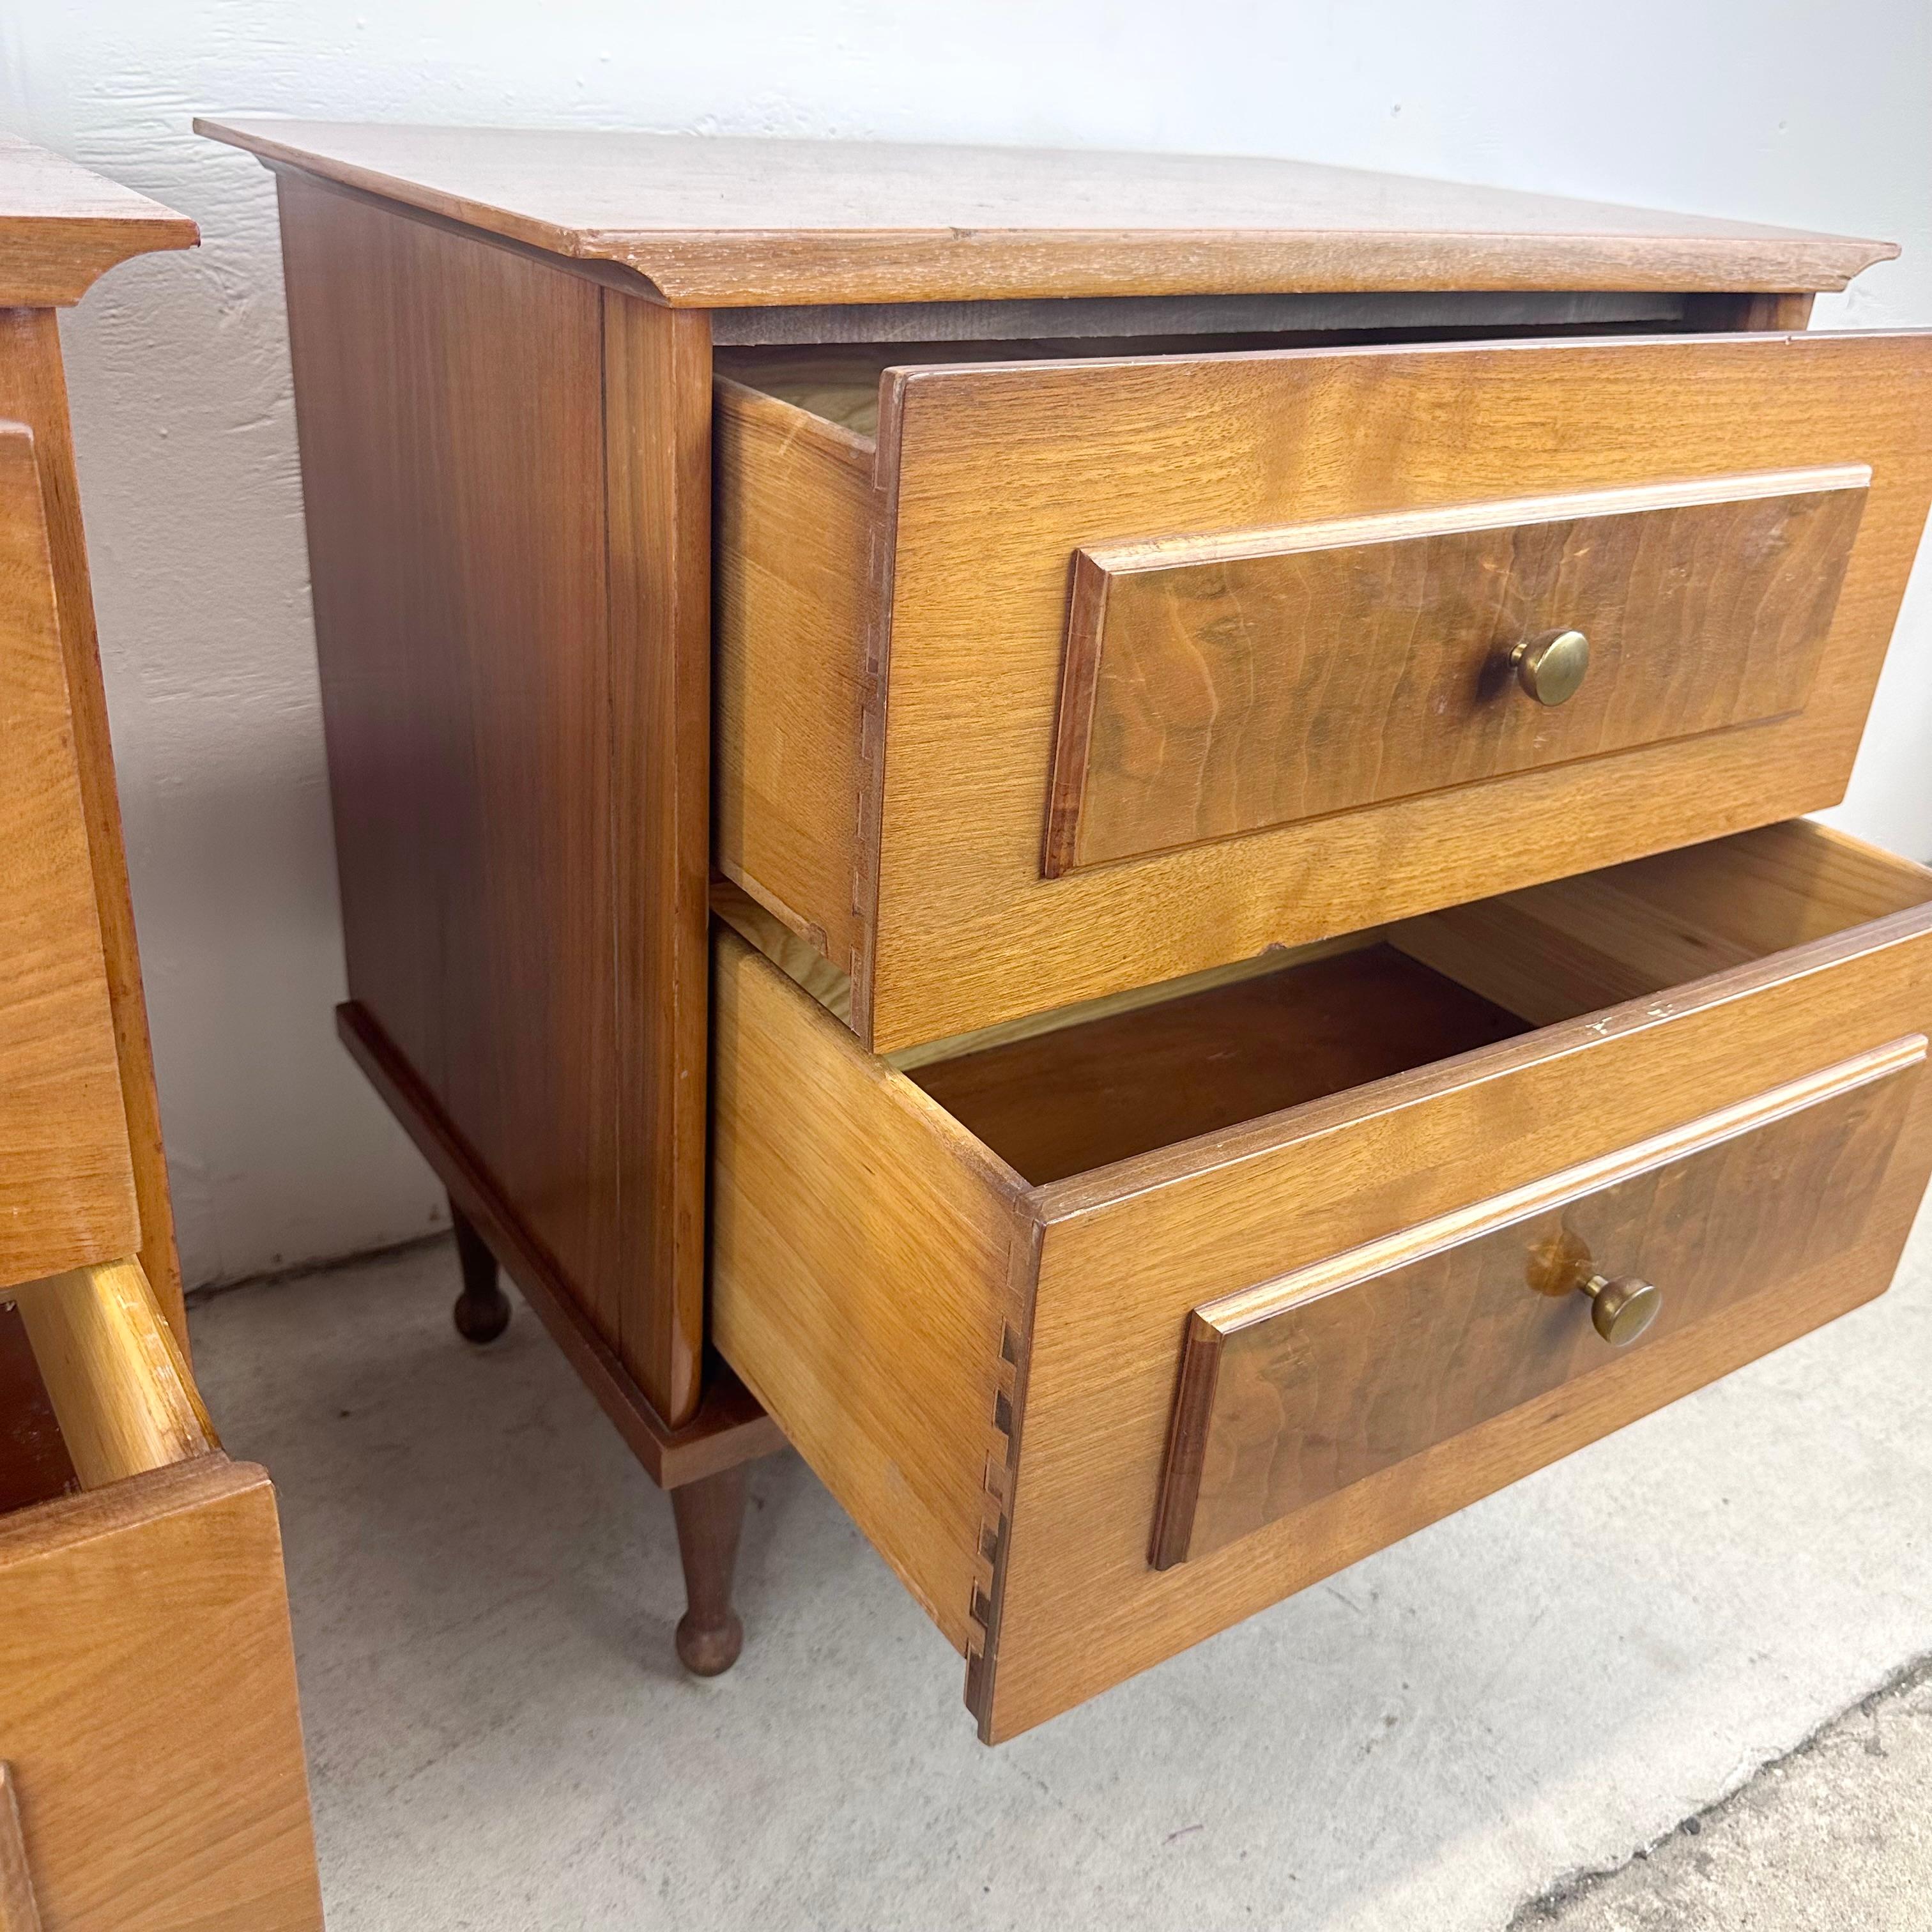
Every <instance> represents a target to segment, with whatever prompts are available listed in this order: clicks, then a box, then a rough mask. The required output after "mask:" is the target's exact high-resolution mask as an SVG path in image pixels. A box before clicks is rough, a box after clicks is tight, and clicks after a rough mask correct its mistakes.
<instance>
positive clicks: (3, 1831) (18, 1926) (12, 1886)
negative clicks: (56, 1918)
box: [0, 1761, 43, 1932]
mask: <svg viewBox="0 0 1932 1932" xmlns="http://www.w3.org/2000/svg"><path fill="white" fill-rule="evenodd" d="M0 1932H43V1928H42V1926H41V1922H40V1905H39V1902H38V1901H37V1900H36V1899H35V1898H34V1875H33V1873H31V1871H29V1870H28V1868H27V1841H26V1835H25V1833H23V1832H22V1831H21V1829H20V1794H19V1793H18V1792H17V1791H16V1790H14V1788H13V1766H11V1765H10V1764H7V1763H5V1762H4V1761H0Z"/></svg>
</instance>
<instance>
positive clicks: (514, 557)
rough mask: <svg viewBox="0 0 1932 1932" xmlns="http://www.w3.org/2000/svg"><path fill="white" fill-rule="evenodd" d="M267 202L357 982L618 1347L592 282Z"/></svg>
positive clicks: (375, 224) (286, 194) (599, 418)
mask: <svg viewBox="0 0 1932 1932" xmlns="http://www.w3.org/2000/svg"><path fill="white" fill-rule="evenodd" d="M281 202H282V231H283V251H284V266H285V272H286V274H287V281H288V296H289V321H290V348H291V351H292V354H293V360H294V366H295V377H296V415H297V422H298V428H299V432H300V437H301V444H302V484H303V493H304V498H305V506H306V509H307V514H308V540H309V555H310V562H311V574H312V576H313V578H314V600H315V622H316V637H317V647H318V650H319V652H320V661H321V672H322V694H323V720H324V724H325V727H326V731H327V734H328V740H329V778H330V788H331V792H332V798H333V803H334V811H335V838H336V856H337V863H338V868H339V871H340V874H341V890H342V915H343V926H344V935H345V941H346V945H347V956H348V976H349V990H350V996H351V997H352V998H353V999H355V1000H356V1001H359V1002H360V1003H361V1004H362V1006H364V1007H366V1008H367V1009H368V1011H369V1012H370V1013H371V1014H372V1015H373V1016H374V1018H375V1019H376V1020H377V1022H378V1024H379V1025H380V1026H381V1028H382V1029H383V1032H384V1033H385V1034H386V1035H387V1036H388V1037H389V1039H390V1040H392V1041H393V1042H394V1043H395V1045H396V1046H397V1048H398V1049H399V1050H400V1052H401V1054H402V1055H403V1056H404V1058H405V1059H406V1060H407V1061H408V1063H409V1064H410V1067H412V1068H413V1070H414V1071H415V1073H416V1075H417V1076H419V1079H421V1081H422V1084H423V1085H424V1086H425V1088H427V1089H428V1091H430V1093H431V1094H433V1095H434V1097H435V1099H436V1100H437V1103H438V1104H439V1106H440V1107H441V1109H442V1110H443V1112H444V1113H445V1114H446V1115H447V1116H448V1118H449V1119H450V1120H451V1121H452V1122H453V1123H454V1124H455V1126H456V1127H457V1128H458V1130H460V1133H462V1135H463V1137H464V1139H466V1142H468V1143H469V1145H470V1146H472V1148H475V1150H476V1151H477V1154H478V1157H479V1158H480V1159H481V1161H482V1162H483V1163H484V1165H485V1166H487V1169H488V1171H489V1173H490V1178H491V1179H492V1181H493V1182H494V1184H495V1185H496V1191H497V1192H498V1193H499V1195H500V1196H502V1198H503V1199H505V1201H507V1202H508V1203H509V1204H510V1205H511V1207H512V1208H514V1211H515V1213H516V1214H517V1217H518V1218H519V1219H520V1221H521V1222H522V1223H523V1227H524V1229H526V1232H528V1234H529V1235H530V1237H531V1238H532V1239H533V1240H534V1241H536V1242H537V1243H538V1244H540V1245H541V1247H543V1248H544V1250H547V1252H548V1253H550V1256H552V1257H553V1259H554V1260H555V1262H556V1265H557V1268H558V1270H559V1273H560V1274H561V1275H562V1277H563V1278H564V1279H565V1280H566V1281H567V1282H568V1283H569V1284H570V1285H571V1288H572V1289H573V1291H574V1292H575V1294H576V1295H577V1298H578V1299H579V1300H580V1302H581V1303H582V1304H583V1307H584V1308H585V1309H586V1312H587V1313H589V1315H590V1316H591V1317H592V1320H593V1321H594V1322H595V1325H596V1327H597V1328H598V1331H599V1333H600V1334H601V1335H602V1336H603V1337H604V1340H606V1341H607V1342H608V1343H610V1345H611V1346H613V1348H614V1347H616V1346H617V1345H618V1342H619V1331H620V1304H621V1303H622V1298H623V1295H624V1292H625V1283H624V1280H623V1277H622V1267H623V1265H624V1256H623V1253H622V1248H621V1246H620V1244H619V1122H618V1106H619V1097H620V1094H621V1092H622V1083H623V1079H624V1069H623V1067H622V1065H621V1064H620V1062H619V1058H618V1034H617V1025H616V1000H617V995H616V952H617V936H618V935H617V925H616V916H615V912H614V908H613V899H614V897H615V882H614V879H613V866H612V863H611V850H610V816H611V805H610V800H611V783H612V780H611V760H612V732H613V718H612V705H611V692H610V668H609V662H608V655H607V628H608V624H607V616H608V613H607V586H606V573H605V562H604V556H605V550H604V431H603V400H602V384H603V368H602V347H603V343H602V312H601V298H602V291H601V290H600V289H599V288H598V287H597V286H596V285H595V284H594V283H591V282H589V281H580V280H578V279H577V278H574V277H573V276H571V275H568V273H565V272H563V271H561V270H558V269H550V268H549V267H547V266H545V265H544V264H542V263H537V262H534V261H532V260H527V259H526V258H524V257H520V256H518V255H514V254H511V253H509V252H508V251H505V250H504V249H501V248H495V247H493V246H490V245H487V244H486V243H483V242H475V241H472V240H469V239H467V238H466V237H463V236H460V235H458V234H455V233H449V232H445V231H443V230H441V229H435V228H432V227H430V226H427V225H425V224H424V223H421V222H418V221H415V220H410V219H409V218H407V217H404V216H401V215H397V214H390V213H389V212H387V211H385V210H383V209H382V208H379V207H377V206H375V205H372V204H371V203H369V202H365V201H361V200H357V199H351V198H350V197H349V196H345V195H343V194H341V193H337V192H336V191H335V190H332V189H329V188H326V187H322V186H320V185H319V184H315V183H314V182H311V181H306V180H304V179H302V178H300V177H299V176H284V178H282V181H281ZM632 1265H641V1263H635V1262H634V1263H633V1264H632ZM647 1393H651V1394H653V1395H655V1394H658V1391H647Z"/></svg>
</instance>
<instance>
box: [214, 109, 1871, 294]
mask: <svg viewBox="0 0 1932 1932" xmlns="http://www.w3.org/2000/svg"><path fill="white" fill-rule="evenodd" d="M195 127H196V131H197V132H198V133H202V134H205V135H208V136H211V138H212V139H216V140H219V141H226V142H230V143H232V144H233V145H236V146H237V147H241V148H248V149H249V150H250V151H252V152H254V153H255V154H258V155H260V157H262V158H263V160H266V161H268V162H270V163H277V164H280V165H282V166H288V167H293V168H299V169H304V170H306V171H307V172H310V173H312V174H314V175H320V176H322V177H323V178H326V179H328V180H331V181H338V182H340V183H341V184H344V185H346V186H347V187H353V188H357V189H361V190H367V191H368V192H369V193H374V194H377V195H381V196H388V197H392V198H393V199H396V200H398V201H400V202H404V203H406V204H407V205H410V206H411V207H413V208H421V209H422V210H424V211H427V212H428V213H430V214H435V215H438V216H441V217H446V218H447V219H450V220H456V221H460V222H463V223H470V224H472V225H474V226H476V227H478V228H481V229H484V230H486V231H487V232H488V233H492V234H495V235H498V236H503V237H505V239H509V240H512V241H515V242H521V243H523V244H525V245H529V246H531V247H533V248H540V249H544V250H546V251H549V252H550V253H552V254H557V255H560V256H564V257H569V258H571V259H572V260H580V261H585V262H595V263H612V264H616V265H618V266H621V267H622V268H625V269H629V270H631V271H633V272H635V273H637V274H638V275H641V276H643V277H646V278H648V279H649V282H650V284H651V285H652V287H654V288H655V290H657V291H658V293H660V294H661V296H663V297H664V299H665V300H667V302H671V303H673V304H675V305H691V306H697V307H715V306H722V305H744V306H760V305H766V304H771V303H801V302H947V301H974V300H978V301H985V300H987V299H993V298H998V297H1028V296H1110V295H1159V294H1175V295H1201V294H1214V293H1231V294H1239V295H1251V294H1258V293H1267V292H1268V291H1271V290H1297V291H1304V292H1305V291H1319V290H1379V289H1412V290H1441V289H1455V290H1484V289H1523V288H1547V289H1559V290H1572V289H1576V290H1582V289H1616V290H1640V289H1676V290H1697V291H1703V290H1767V289H1769V290H1823V289H1838V288H1842V287H1843V286H1844V285H1845V284H1846V281H1849V278H1851V277H1852V276H1853V275H1856V274H1857V273H1858V272H1859V270H1861V269H1864V268H1866V267H1867V266H1870V264H1871V263H1873V262H1876V261H1882V260H1885V259H1887V258H1888V257H1891V256H1892V255H1894V254H1897V249H1896V248H1894V247H1893V246H1892V245H1891V244H1889V243H1886V242H1863V241H1854V240H1849V239H1843V238H1841V237H1838V236H1821V235H1814V234H1807V233H1802V232H1799V231H1797V230H1794V229H1781V228H1769V227H1765V226H1760V225H1757V224H1755V223H1747V222H1734V221H1723V220H1713V219H1711V218H1709V217H1703V216H1698V215H1687V214H1659V213H1655V212H1652V211H1647V210H1643V209H1637V208H1619V207H1612V206H1608V205H1604V204H1602V203H1600V202H1583V201H1571V200H1565V199H1558V198H1556V197H1555V196H1545V195H1535V194H1526V193H1520V192H1516V191H1512V190H1505V189H1497V188H1482V187H1463V186H1457V185H1453V184H1449V183H1447V182H1442V181H1419V180H1415V179H1412V178H1407V177H1404V176H1400V175H1376V174H1370V173H1367V172H1361V171H1359V170H1357V169H1349V168H1333V167H1323V166H1316V165H1314V164H1313V163H1308V162H1303V161H1286V160H1262V159H1251V158H1246V157H1241V158H1237V157H1229V156H1216V155H1198V154H1110V153H1106V152H1101V151H1075V150H1063V149H1052V148H963V147H953V148H949V147H922V146H910V145H897V144H893V143H889V142H871V141H864V142H860V141H775V140H745V139H720V138H718V137H717V136H708V135H707V136H679V135H660V134H642V133H628V132H622V133H619V132H614V131H613V132H604V131H596V132H592V131H590V130H562V129H555V130H553V129H538V128H523V129H515V130H511V129H505V128H476V127H392V126H377V125H371V124H350V123H331V122H326V121H281V120H271V119H266V118H254V117H249V118H223V119H220V120H208V119H203V120H198V121H196V123H195Z"/></svg>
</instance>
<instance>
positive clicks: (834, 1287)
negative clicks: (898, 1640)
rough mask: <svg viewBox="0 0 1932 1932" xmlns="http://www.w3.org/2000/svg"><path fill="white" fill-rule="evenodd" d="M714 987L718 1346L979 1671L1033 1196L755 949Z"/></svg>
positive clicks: (741, 950) (740, 948) (735, 946)
mask: <svg viewBox="0 0 1932 1932" xmlns="http://www.w3.org/2000/svg"><path fill="white" fill-rule="evenodd" d="M714 968H715V970H714V980H713V1008H712V1019H713V1031H712V1056H713V1058H712V1201H711V1212H712V1251H711V1252H712V1261H711V1267H712V1273H711V1319H712V1337H713V1339H714V1340H715V1343H716V1345H717V1347H718V1352H720V1353H721V1355H723V1356H724V1359H725V1360H726V1361H727V1362H728V1363H730V1365H731V1367H733V1369H735V1370H736V1371H737V1373H738V1374H739V1376H741V1377H742V1379H743V1381H744V1382H745V1386H746V1388H748V1389H750V1390H751V1392H752V1394H754V1395H755V1396H756V1397H757V1398H758V1400H760V1402H761V1403H763V1405H764V1406H765V1407H766V1409H768V1410H769V1412H770V1413H771V1414H772V1416H773V1417H775V1418H776V1420H777V1421H778V1424H779V1426H780V1427H781V1428H782V1429H783V1430H784V1433H785V1434H786V1436H787V1437H788V1438H789V1439H790V1441H791V1442H792V1443H793V1445H794V1446H795V1447H796V1448H797V1450H798V1451H799V1454H801V1455H802V1456H803V1457H804V1458H805V1460H806V1462H807V1463H809V1464H810V1465H811V1467H812V1469H813V1470H814V1472H816V1473H817V1475H818V1476H819V1477H820V1479H821V1480H822V1481H823V1482H824V1484H825V1485H826V1487H827V1488H828V1489H829V1490H831V1492H832V1494H833V1495H834V1496H836V1497H837V1498H838V1501H839V1502H841V1504H843V1505H844V1507H845V1508H846V1509H847V1510H848V1511H850V1513H851V1514H852V1517H853V1519H854V1520H855V1521H856V1523H858V1525H859V1528H860V1529H862V1530H863V1531H864V1532H865V1535H867V1536H868V1538H870V1539H871V1541H872V1543H873V1544H874V1547H876V1548H877V1550H878V1551H879V1553H880V1555H882V1556H883V1557H884V1558H885V1559H886V1562H888V1563H889V1564H890V1565H892V1568H893V1570H894V1571H896V1572H897V1574H898V1577H899V1578H900V1580H901V1581H902V1582H903V1583H904V1584H905V1586H906V1587H907V1589H909V1590H910V1591H911V1592H912V1593H913V1595H914V1596H915V1597H916V1598H918V1600H919V1602H920V1603H921V1604H922V1605H923V1606H924V1607H925V1609H926V1613H927V1614H928V1615H929V1616H931V1617H932V1620H933V1621H934V1622H935V1623H936V1624H938V1626H939V1628H941V1630H942V1631H944V1632H945V1634H946V1635H947V1638H948V1639H949V1640H950V1641H951V1642H952V1643H953V1645H954V1646H956V1648H957V1649H959V1650H960V1651H962V1652H965V1651H966V1650H967V1649H968V1647H969V1646H970V1645H971V1644H972V1643H974V1641H975V1640H976V1626H975V1624H974V1613H975V1610H976V1601H975V1598H976V1591H977V1592H979V1593H980V1596H981V1598H983V1595H984V1593H985V1591H986V1586H987V1578H986V1575H985V1574H984V1572H983V1563H984V1562H985V1560H986V1559H985V1557H984V1555H983V1551H984V1549H985V1547H986V1539H985V1538H984V1537H983V1520H984V1517H985V1515H986V1481H987V1476H988V1445H989V1436H988V1430H989V1423H990V1422H992V1421H993V1420H994V1418H995V1415H996V1411H997V1410H998V1406H999V1400H1000V1397H1001V1393H1002V1382H1001V1364H1002V1361H1003V1359H1004V1360H1005V1361H1007V1363H1008V1364H1009V1367H1010V1361H1011V1359H1012V1358H1013V1354H1014V1350H1013V1347H1012V1345H1011V1344H1010V1340H1009V1338H1008V1336H1007V1321H1008V1302H1009V1296H1010V1293H1011V1292H1012V1275H1013V1271H1014V1269H1015V1268H1016V1267H1018V1268H1021V1269H1022V1270H1025V1269H1028V1268H1030V1267H1031V1259H1032V1255H1033V1245H1032V1236H1033V1230H1034V1224H1033V1222H1032V1219H1031V1214H1030V1212H1029V1211H1028V1205H1027V1201H1028V1196H1027V1193H1026V1190H1025V1187H1024V1184H1022V1182H1021V1181H1020V1180H1019V1177H1018V1176H1017V1175H1015V1174H1013V1172H1012V1171H1011V1170H1010V1169H1008V1168H1007V1167H1006V1166H1004V1164H1003V1163H1001V1162H999V1161H998V1160H996V1159H995V1158H994V1157H993V1156H992V1155H991V1154H989V1153H988V1152H987V1151H986V1149H985V1148H983V1147H981V1146H980V1144H979V1143H978V1142H977V1141H975V1140H974V1139H973V1138H972V1136H971V1135H969V1134H968V1133H966V1131H965V1130H964V1129H963V1128H962V1127H960V1126H959V1124H957V1123H956V1122H955V1121H953V1120H951V1119H950V1118H949V1117H948V1116H947V1115H946V1114H945V1113H944V1112H943V1111H942V1110H941V1109H940V1108H939V1107H938V1106H937V1105H936V1104H935V1103H934V1102H932V1100H929V1099H928V1098H927V1097H926V1095H925V1094H922V1093H921V1092H920V1091H919V1090H918V1088H916V1087H914V1086H913V1085H912V1083H911V1082H910V1081H908V1080H907V1079H904V1076H901V1075H900V1074H898V1073H895V1071H894V1070H892V1068H890V1067H887V1066H886V1065H885V1064H884V1063H883V1062H882V1061H877V1060H874V1059H873V1058H871V1055H868V1054H867V1053H865V1052H864V1051H863V1050H862V1049H861V1048H860V1047H859V1046H858V1045H857V1043H856V1042H855V1041H854V1040H853V1038H852V1037H851V1035H850V1033H849V1032H847V1031H846V1029H845V1028H844V1027H842V1026H841V1025H840V1024H839V1023H838V1021H837V1020H835V1019H833V1018H832V1016H830V1015H829V1013H826V1011H825V1010H824V1009H823V1007H820V1006H819V1005H817V1004H816V1002H814V1001H813V1000H812V999H811V998H809V996H808V995H806V994H805V993H804V992H802V991H800V990H799V988H798V987H796V986H794V985H793V983H791V982H790V980H788V979H787V978H786V977H785V976H784V974H782V973H781V972H780V971H778V969H777V968H775V967H774V966H773V965H771V964H770V963H769V962H768V961H767V960H766V959H763V957H762V956H760V955H759V954H758V953H756V952H754V950H752V949H751V947H748V946H747V945H745V944H744V942H743V941H742V940H740V939H739V938H737V937H736V935H735V934H733V933H730V932H722V931H721V932H718V935H717V938H716V940H715V950H714ZM1009 1380H1010V1378H1009ZM1007 1392H1008V1394H1009V1400H1010V1388H1009V1389H1008V1391H1007Z"/></svg>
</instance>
